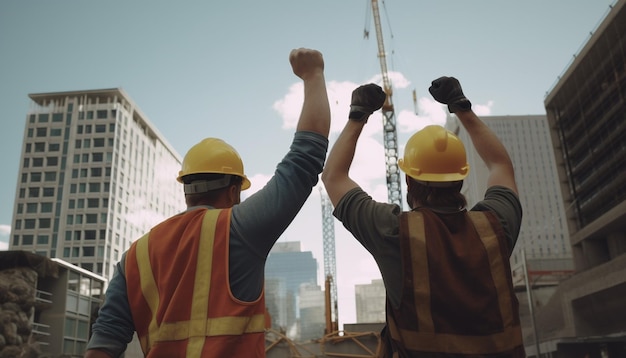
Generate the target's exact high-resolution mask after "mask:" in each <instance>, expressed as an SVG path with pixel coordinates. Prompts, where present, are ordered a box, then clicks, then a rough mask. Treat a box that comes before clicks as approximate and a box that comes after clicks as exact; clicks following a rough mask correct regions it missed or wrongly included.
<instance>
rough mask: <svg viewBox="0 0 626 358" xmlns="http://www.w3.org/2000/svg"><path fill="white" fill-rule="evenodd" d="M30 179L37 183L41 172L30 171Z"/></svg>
mask: <svg viewBox="0 0 626 358" xmlns="http://www.w3.org/2000/svg"><path fill="white" fill-rule="evenodd" d="M30 181H31V182H33V183H39V182H40V181H41V172H33V173H30Z"/></svg>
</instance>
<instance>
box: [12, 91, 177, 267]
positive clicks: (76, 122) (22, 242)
mask: <svg viewBox="0 0 626 358" xmlns="http://www.w3.org/2000/svg"><path fill="white" fill-rule="evenodd" d="M29 97H30V98H31V100H32V102H31V108H30V110H29V112H28V114H27V116H26V126H25V130H24V141H23V145H22V151H21V153H22V154H21V167H20V169H19V174H18V180H17V188H16V197H15V206H14V211H13V225H12V232H11V239H10V243H9V248H10V249H11V250H24V251H28V252H34V253H37V254H40V255H43V256H46V257H50V258H60V259H62V260H64V261H67V262H69V263H72V264H74V265H76V266H79V267H81V268H83V269H85V270H87V271H90V272H94V273H96V274H98V275H101V276H104V277H105V278H109V277H110V276H111V275H112V274H113V269H114V265H115V263H116V262H117V261H118V260H119V259H120V258H121V255H122V253H123V252H124V251H125V250H126V249H128V247H129V246H130V244H131V243H132V242H133V241H134V240H136V239H137V238H139V237H140V236H141V235H143V234H144V233H145V232H147V230H149V229H150V227H151V226H153V225H154V224H156V223H158V222H159V221H161V220H163V219H165V218H166V217H169V216H171V215H174V214H175V213H177V212H180V211H182V210H184V208H185V203H184V198H183V195H182V188H181V187H180V184H178V183H177V182H176V180H175V178H176V175H177V173H178V171H179V170H180V164H181V159H180V156H179V154H177V153H176V151H175V150H174V149H173V148H172V146H171V145H169V144H168V143H167V141H166V140H165V139H164V137H163V136H162V135H161V134H160V133H159V132H158V131H157V129H156V128H155V127H154V125H152V124H151V123H150V121H149V120H148V119H147V117H146V116H145V115H143V113H141V111H140V110H139V108H138V107H137V106H136V105H135V104H134V102H133V101H132V99H131V98H130V97H129V96H128V95H127V94H126V93H125V92H124V91H122V90H121V89H118V88H113V89H103V90H89V91H72V92H54V93H37V94H30V95H29Z"/></svg>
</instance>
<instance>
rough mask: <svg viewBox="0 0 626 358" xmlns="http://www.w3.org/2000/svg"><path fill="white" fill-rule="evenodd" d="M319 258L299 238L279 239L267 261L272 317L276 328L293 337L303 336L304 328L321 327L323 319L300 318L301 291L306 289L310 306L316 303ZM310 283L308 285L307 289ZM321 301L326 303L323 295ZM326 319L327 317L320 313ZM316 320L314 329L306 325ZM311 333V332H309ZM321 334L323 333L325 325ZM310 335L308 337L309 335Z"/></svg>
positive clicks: (273, 325)
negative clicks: (304, 248)
mask: <svg viewBox="0 0 626 358" xmlns="http://www.w3.org/2000/svg"><path fill="white" fill-rule="evenodd" d="M317 270H318V265H317V260H316V259H315V258H314V257H313V253H312V252H311V251H304V252H303V251H300V242H299V241H290V242H277V243H276V244H275V245H274V247H273V248H272V251H270V254H269V256H268V257H267V262H266V264H265V303H266V306H267V308H268V311H269V314H270V316H271V319H272V328H273V329H275V330H277V331H279V332H282V333H284V334H285V335H286V336H287V337H289V338H290V339H293V340H300V339H301V336H300V334H301V332H310V331H311V330H317V325H318V323H319V322H316V321H312V322H308V321H303V320H301V319H300V318H301V317H300V314H301V307H300V305H301V303H300V301H301V300H302V299H303V298H301V297H300V293H301V292H306V293H307V295H308V297H307V298H306V299H305V301H306V307H307V308H309V310H308V311H311V308H312V307H313V306H314V304H313V302H312V301H311V298H310V296H311V292H310V291H311V289H310V287H318V285H317ZM307 287H308V289H307ZM316 297H320V298H321V302H319V305H320V306H322V307H323V305H324V300H323V295H319V296H317V295H316ZM320 318H321V319H322V322H324V321H323V320H324V317H323V316H322V317H320ZM308 324H313V325H314V326H315V327H313V328H312V329H311V330H309V328H307V327H303V325H308ZM307 334H308V333H307ZM321 334H323V329H322V332H321ZM308 338H310V337H307V339H308Z"/></svg>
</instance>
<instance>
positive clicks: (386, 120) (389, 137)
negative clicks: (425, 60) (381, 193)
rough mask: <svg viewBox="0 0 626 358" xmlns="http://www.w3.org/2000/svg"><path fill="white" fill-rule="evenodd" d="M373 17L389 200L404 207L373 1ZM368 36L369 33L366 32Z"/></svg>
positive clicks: (380, 34)
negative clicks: (381, 79) (378, 66)
mask: <svg viewBox="0 0 626 358" xmlns="http://www.w3.org/2000/svg"><path fill="white" fill-rule="evenodd" d="M372 15H373V16H374V26H375V27H376V39H377V42H378V58H379V60H380V69H381V74H382V78H383V90H384V91H385V93H387V99H386V100H385V103H384V104H383V107H382V114H383V144H384V148H385V165H386V174H387V200H388V202H389V203H391V204H397V205H398V206H400V207H402V198H401V197H402V187H401V186H400V184H401V183H400V177H401V176H400V171H399V168H398V134H397V132H396V119H395V116H394V107H393V102H392V101H391V96H392V94H393V88H392V87H391V81H389V75H388V74H387V59H386V56H385V46H384V43H383V31H382V28H381V25H380V11H379V9H378V0H372ZM366 34H367V32H366Z"/></svg>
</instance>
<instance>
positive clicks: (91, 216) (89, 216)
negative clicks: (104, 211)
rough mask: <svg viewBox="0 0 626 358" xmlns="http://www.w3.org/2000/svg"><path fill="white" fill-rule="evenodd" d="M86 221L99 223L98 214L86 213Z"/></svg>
mask: <svg viewBox="0 0 626 358" xmlns="http://www.w3.org/2000/svg"><path fill="white" fill-rule="evenodd" d="M85 222H86V223H87V224H97V223H98V214H85ZM85 238H86V237H85Z"/></svg>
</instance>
